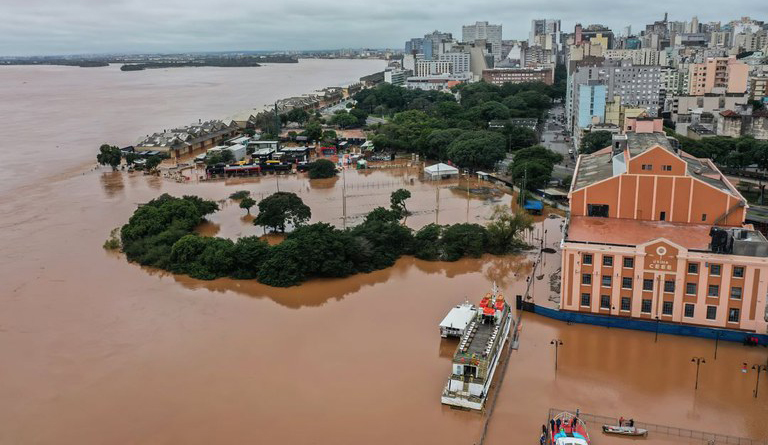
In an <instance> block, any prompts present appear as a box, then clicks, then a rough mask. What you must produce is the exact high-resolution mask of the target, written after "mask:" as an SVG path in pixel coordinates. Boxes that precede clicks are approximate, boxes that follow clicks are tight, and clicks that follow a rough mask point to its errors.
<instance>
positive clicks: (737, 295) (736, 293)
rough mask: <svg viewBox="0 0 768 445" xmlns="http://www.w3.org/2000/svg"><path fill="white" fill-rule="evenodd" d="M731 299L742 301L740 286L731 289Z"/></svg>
mask: <svg viewBox="0 0 768 445" xmlns="http://www.w3.org/2000/svg"><path fill="white" fill-rule="evenodd" d="M731 298H733V299H734V300H741V287H740V286H733V287H731Z"/></svg>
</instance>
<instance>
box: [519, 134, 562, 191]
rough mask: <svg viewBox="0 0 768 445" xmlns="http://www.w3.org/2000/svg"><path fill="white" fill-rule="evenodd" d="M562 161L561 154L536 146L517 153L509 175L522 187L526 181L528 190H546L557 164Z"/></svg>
mask: <svg viewBox="0 0 768 445" xmlns="http://www.w3.org/2000/svg"><path fill="white" fill-rule="evenodd" d="M562 160H563V156H562V155H561V154H559V153H555V152H554V151H552V150H550V149H548V148H546V147H544V146H542V145H534V146H532V147H528V148H523V149H520V150H518V151H517V153H515V159H514V160H513V162H512V164H510V166H509V170H508V171H507V173H508V174H509V175H510V176H512V179H513V181H514V182H515V183H517V184H521V185H522V183H523V180H524V179H525V184H526V188H527V189H529V190H534V189H539V188H544V187H546V185H547V183H548V182H549V180H550V179H551V178H552V170H553V169H554V166H555V164H557V163H558V162H561V161H562Z"/></svg>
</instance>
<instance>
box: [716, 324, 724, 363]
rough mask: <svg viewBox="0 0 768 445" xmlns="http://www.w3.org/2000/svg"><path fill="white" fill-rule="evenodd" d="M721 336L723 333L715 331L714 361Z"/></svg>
mask: <svg viewBox="0 0 768 445" xmlns="http://www.w3.org/2000/svg"><path fill="white" fill-rule="evenodd" d="M721 335H723V333H722V332H720V331H717V334H715V360H717V345H718V343H720V336H721Z"/></svg>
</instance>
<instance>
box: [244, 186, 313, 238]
mask: <svg viewBox="0 0 768 445" xmlns="http://www.w3.org/2000/svg"><path fill="white" fill-rule="evenodd" d="M311 217H312V211H311V210H310V208H309V206H307V205H306V204H304V202H303V201H302V200H301V198H299V197H298V196H297V195H296V194H295V193H290V192H277V193H274V194H272V195H269V196H267V197H266V198H264V199H262V200H261V202H259V214H258V215H257V216H256V218H255V219H254V220H253V223H254V224H255V225H257V226H264V227H269V228H271V229H273V230H279V231H280V232H285V226H286V224H290V225H292V226H293V227H297V226H299V225H301V224H304V223H305V222H307V221H308V220H309V218H311Z"/></svg>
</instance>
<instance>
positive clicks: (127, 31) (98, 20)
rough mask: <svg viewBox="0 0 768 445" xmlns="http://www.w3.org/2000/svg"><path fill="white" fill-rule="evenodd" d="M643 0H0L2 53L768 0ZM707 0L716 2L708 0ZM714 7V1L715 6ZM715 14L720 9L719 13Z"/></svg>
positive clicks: (273, 47) (122, 48)
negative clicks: (623, 0) (634, 2)
mask: <svg viewBox="0 0 768 445" xmlns="http://www.w3.org/2000/svg"><path fill="white" fill-rule="evenodd" d="M707 1H709V0H705V1H704V2H703V3H702V2H700V3H699V4H698V7H697V8H693V7H687V6H685V5H680V4H677V3H675V4H674V5H672V4H670V3H668V2H661V1H658V0H650V1H648V2H645V3H644V4H643V7H642V8H636V7H632V8H630V7H627V6H624V5H625V4H615V5H614V4H609V3H606V2H599V3H598V2H594V1H587V2H581V3H576V2H570V1H565V0H553V1H550V2H548V3H547V4H546V8H543V7H542V5H541V2H538V1H533V0H515V1H512V2H502V1H499V0H479V1H473V2H462V3H457V4H447V3H446V2H444V1H436V0H425V1H422V2H419V3H416V2H413V1H405V0H390V1H389V2H387V3H382V2H375V1H371V0H357V1H353V0H334V1H326V0H314V1H313V0H284V1H280V2H274V1H270V2H266V1H263V0H258V1H255V2H254V1H251V2H249V1H246V0H222V1H217V2H210V1H205V0H186V1H182V0H68V1H66V2H61V1H60V0H55V1H54V0H4V1H3V2H2V4H0V17H3V21H2V22H0V56H36V55H64V54H108V53H156V52H166V53H167V52H193V51H194V52H197V51H200V52H204V51H298V50H322V49H339V48H363V47H367V48H393V49H402V47H403V45H404V42H405V41H406V40H408V39H410V38H412V37H420V36H423V35H424V34H426V33H428V32H431V31H433V30H435V29H438V30H440V31H442V32H451V33H453V35H454V37H457V38H461V26H462V25H467V24H472V23H474V22H475V21H488V22H490V23H493V24H501V25H502V26H503V38H504V39H526V38H527V36H528V31H529V29H530V23H531V20H532V19H541V18H559V19H560V20H562V29H563V31H565V32H571V31H572V30H573V26H574V24H575V23H577V22H578V23H581V24H583V25H585V26H586V25H589V24H592V23H600V24H603V25H607V26H609V27H611V28H612V29H613V31H614V33H617V34H618V33H622V32H623V29H624V27H626V26H628V25H631V26H632V29H633V31H639V30H641V29H644V26H645V24H647V23H652V22H653V21H655V20H660V19H662V18H663V16H664V12H668V13H669V20H671V21H690V20H691V17H693V16H694V15H697V16H698V18H699V22H700V23H707V22H710V21H721V22H723V23H726V22H728V21H731V20H736V19H739V18H740V17H742V16H750V17H752V18H754V19H757V20H768V2H762V4H756V3H757V2H754V1H751V2H747V1H746V0H735V1H734V2H731V7H729V10H730V11H734V12H727V13H713V12H703V11H711V10H713V8H708V7H707V5H708V3H707ZM712 5H713V6H714V2H712ZM716 9H720V10H721V9H722V8H716ZM718 14H722V15H718Z"/></svg>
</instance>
